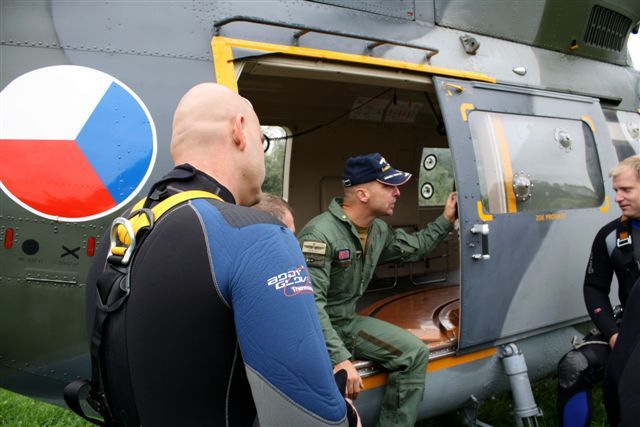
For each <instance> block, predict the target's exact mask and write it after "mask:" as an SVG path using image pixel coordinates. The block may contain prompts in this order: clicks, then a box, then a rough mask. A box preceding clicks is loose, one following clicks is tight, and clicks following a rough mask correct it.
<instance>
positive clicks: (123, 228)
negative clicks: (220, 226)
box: [109, 190, 223, 265]
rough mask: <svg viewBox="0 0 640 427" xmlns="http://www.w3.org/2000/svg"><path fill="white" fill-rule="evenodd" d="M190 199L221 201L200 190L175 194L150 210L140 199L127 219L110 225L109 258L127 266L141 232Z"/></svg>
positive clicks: (115, 220) (117, 219) (211, 194)
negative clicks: (111, 257) (118, 260)
mask: <svg viewBox="0 0 640 427" xmlns="http://www.w3.org/2000/svg"><path fill="white" fill-rule="evenodd" d="M192 199H215V200H219V201H223V200H222V199H221V198H220V196H217V195H215V194H213V193H209V192H207V191H200V190H189V191H183V192H181V193H176V194H174V195H172V196H169V197H167V198H166V199H164V200H163V201H161V202H160V203H158V204H157V205H155V206H154V207H153V208H151V209H149V208H145V207H143V206H144V203H145V201H146V199H142V200H140V201H139V202H138V203H136V204H135V205H134V206H133V208H132V209H131V213H130V214H129V218H128V219H126V218H123V217H118V218H116V219H114V220H113V223H112V225H111V247H110V248H109V253H110V254H111V256H115V257H121V259H120V263H121V264H123V265H126V264H128V263H129V261H130V258H131V255H132V253H133V251H134V250H135V245H136V236H139V233H140V232H141V231H142V230H145V231H148V230H150V229H151V228H153V226H154V224H155V222H156V221H158V220H159V219H160V217H161V216H162V215H164V214H165V213H166V212H167V211H168V210H170V209H171V208H173V207H174V206H176V205H179V204H180V203H183V202H186V201H188V200H192ZM114 261H115V260H114Z"/></svg>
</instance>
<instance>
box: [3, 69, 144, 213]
mask: <svg viewBox="0 0 640 427" xmlns="http://www.w3.org/2000/svg"><path fill="white" fill-rule="evenodd" d="M155 157H156V130H155V126H154V124H153V120H152V118H151V115H150V114H149V111H148V110H147V108H146V106H145V105H144V104H143V102H142V100H140V98H139V97H138V96H137V95H136V94H135V93H134V92H133V91H132V90H131V89H129V88H128V87H127V86H126V85H125V84H124V83H122V82H120V81H119V80H117V79H115V78H114V77H113V76H110V75H108V74H106V73H103V72H101V71H98V70H94V69H92V68H87V67H79V66H75V65H60V66H54V67H46V68H41V69H38V70H34V71H31V72H29V73H26V74H23V75H21V76H20V77H18V78H16V79H15V80H13V81H12V82H11V83H9V84H8V85H7V86H6V87H5V88H4V89H3V90H2V92H0V188H2V190H3V191H4V192H5V193H6V194H7V195H8V196H9V197H10V198H11V199H12V200H13V201H15V202H16V203H17V204H19V205H20V206H22V207H23V208H25V209H27V210H29V211H31V212H32V213H34V214H36V215H39V216H41V217H45V218H49V219H55V220H60V221H70V222H78V221H88V220H91V219H95V218H99V217H102V216H105V215H108V214H109V213H112V212H115V211H117V210H119V209H121V208H122V207H123V206H124V205H125V204H127V203H128V202H129V201H130V200H131V199H133V197H135V195H136V194H137V193H138V191H140V189H141V188H142V186H143V185H144V183H145V181H146V180H147V178H148V177H149V175H150V174H151V170H152V168H153V164H154V162H155Z"/></svg>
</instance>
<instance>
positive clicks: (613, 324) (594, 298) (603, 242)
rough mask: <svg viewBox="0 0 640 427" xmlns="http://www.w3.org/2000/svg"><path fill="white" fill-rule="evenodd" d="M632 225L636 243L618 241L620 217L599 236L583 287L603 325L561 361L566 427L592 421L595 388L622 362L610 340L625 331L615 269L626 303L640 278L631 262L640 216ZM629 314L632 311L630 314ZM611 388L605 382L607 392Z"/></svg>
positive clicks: (561, 411)
mask: <svg viewBox="0 0 640 427" xmlns="http://www.w3.org/2000/svg"><path fill="white" fill-rule="evenodd" d="M630 225H631V227H630V234H631V242H632V245H629V246H628V247H626V248H624V249H623V248H621V247H618V245H617V230H618V228H619V227H621V225H620V219H616V220H614V221H611V222H610V223H609V224H607V225H605V226H604V227H602V228H601V229H600V231H598V234H597V235H596V237H595V239H594V241H593V246H592V248H591V256H590V257H589V262H588V264H587V271H586V273H585V279H584V287H583V290H584V299H585V304H586V306H587V311H588V312H589V315H590V316H591V319H592V320H593V323H594V324H595V325H596V327H597V330H596V331H593V332H591V333H590V334H588V335H587V336H586V337H585V338H584V340H583V344H582V345H581V346H580V347H579V348H576V349H574V350H571V351H570V352H569V353H567V354H566V355H565V356H564V357H563V358H562V359H561V360H560V363H559V365H558V385H559V386H558V402H557V406H558V415H559V420H560V425H562V426H563V427H584V426H587V425H589V424H590V423H591V414H592V399H591V389H592V388H593V386H594V385H595V384H596V383H597V382H600V381H601V380H602V378H603V376H604V372H605V368H606V369H609V367H610V365H611V364H612V363H613V364H614V365H615V364H617V361H616V360H613V361H611V360H610V357H609V356H610V354H611V350H610V347H609V345H608V342H609V339H610V338H611V336H612V335H614V334H616V333H618V332H619V326H618V323H617V321H616V319H615V317H614V310H613V306H612V304H611V301H610V299H609V294H610V292H611V281H612V279H613V275H614V273H615V275H616V278H617V279H618V297H619V298H620V303H621V305H622V307H623V308H624V307H625V305H626V302H627V299H628V296H629V294H630V292H631V290H632V288H633V287H634V283H635V282H636V280H637V279H638V277H639V273H640V272H639V271H638V266H637V264H636V263H635V262H629V261H633V260H634V259H640V221H638V220H636V219H632V220H630ZM625 250H629V251H631V250H632V251H633V253H632V256H631V255H625ZM627 316H628V313H627V314H626V315H625V319H626V318H627ZM616 346H617V344H616ZM608 365H609V366H608ZM616 371H617V369H616ZM607 388H608V386H607V384H605V388H604V389H605V390H604V391H605V394H607Z"/></svg>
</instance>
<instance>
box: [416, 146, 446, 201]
mask: <svg viewBox="0 0 640 427" xmlns="http://www.w3.org/2000/svg"><path fill="white" fill-rule="evenodd" d="M451 191H453V164H452V163H451V150H450V149H448V148H423V149H422V157H421V160H420V175H419V178H418V206H419V207H421V208H422V207H430V206H443V205H444V204H445V202H446V200H447V196H448V195H449V193H450V192H451Z"/></svg>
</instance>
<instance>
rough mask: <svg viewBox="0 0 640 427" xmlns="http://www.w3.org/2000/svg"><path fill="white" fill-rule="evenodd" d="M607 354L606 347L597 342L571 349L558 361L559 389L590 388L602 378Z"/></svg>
mask: <svg viewBox="0 0 640 427" xmlns="http://www.w3.org/2000/svg"><path fill="white" fill-rule="evenodd" d="M608 356H609V349H608V347H606V346H604V345H602V344H599V343H592V344H587V345H585V346H583V347H581V348H578V349H574V350H571V351H570V352H568V353H567V354H565V355H564V357H563V358H562V359H560V362H559V363H558V386H559V387H560V389H561V390H572V389H576V388H577V389H580V390H589V389H591V388H592V387H593V386H594V385H595V384H596V383H597V382H599V381H600V380H602V375H603V372H604V366H605V365H606V363H607V359H608Z"/></svg>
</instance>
